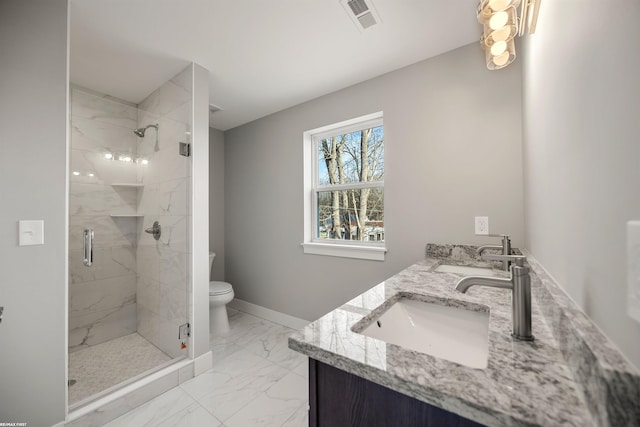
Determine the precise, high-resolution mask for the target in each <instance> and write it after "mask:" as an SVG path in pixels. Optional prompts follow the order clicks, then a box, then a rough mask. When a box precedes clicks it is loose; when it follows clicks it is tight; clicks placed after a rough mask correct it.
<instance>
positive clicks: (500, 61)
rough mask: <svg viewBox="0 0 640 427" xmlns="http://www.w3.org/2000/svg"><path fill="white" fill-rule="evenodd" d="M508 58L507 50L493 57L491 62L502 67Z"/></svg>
mask: <svg viewBox="0 0 640 427" xmlns="http://www.w3.org/2000/svg"><path fill="white" fill-rule="evenodd" d="M508 60H509V52H504V53H502V54H501V55H498V56H494V57H493V63H494V64H496V65H497V66H498V67H502V66H503V65H504V64H506V63H507V61H508Z"/></svg>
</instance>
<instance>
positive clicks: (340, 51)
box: [71, 0, 481, 130]
mask: <svg viewBox="0 0 640 427" xmlns="http://www.w3.org/2000/svg"><path fill="white" fill-rule="evenodd" d="M370 3H373V6H374V7H375V9H376V10H377V12H378V15H379V16H380V18H381V20H382V23H380V24H378V25H376V26H374V27H371V28H369V29H367V30H364V31H361V30H359V29H358V28H357V27H356V25H355V24H354V23H353V21H352V20H351V19H350V17H349V16H348V15H347V12H346V10H345V8H344V7H343V5H342V4H341V3H340V2H339V0H182V1H179V0H109V1H105V0H71V81H72V82H73V83H75V84H78V85H81V86H84V87H86V88H89V89H93V90H96V91H98V92H102V93H105V94H108V95H112V96H115V97H118V98H121V99H124V100H126V101H130V102H133V103H138V102H140V101H142V100H143V99H144V98H145V97H147V96H148V95H149V94H150V93H151V92H153V90H155V88H157V87H158V86H160V85H161V84H162V83H164V82H165V81H167V80H168V79H170V78H171V77H173V76H174V75H175V74H177V73H178V72H179V71H180V70H182V69H183V68H184V67H185V66H187V65H188V64H189V63H190V62H191V61H194V62H196V63H198V64H200V65H201V66H203V67H205V68H206V69H208V70H209V103H211V104H215V105H217V106H219V107H221V108H222V111H219V112H217V113H215V114H212V115H211V116H210V125H211V126H212V127H215V128H217V129H221V130H227V129H230V128H233V127H235V126H238V125H241V124H244V123H247V122H250V121H252V120H255V119H257V118H260V117H263V116H265V115H268V114H271V113H274V112H276V111H280V110H282V109H285V108H288V107H291V106H294V105H297V104H300V103H302V102H305V101H308V100H310V99H313V98H316V97H318V96H321V95H324V94H327V93H330V92H333V91H336V90H339V89H341V88H344V87H347V86H350V85H353V84H355V83H359V82H362V81H364V80H367V79H370V78H372V77H375V76H379V75H381V74H384V73H386V72H389V71H392V70H395V69H398V68H401V67H404V66H407V65H410V64H413V63H415V62H418V61H421V60H423V59H426V58H429V57H432V56H436V55H438V54H440V53H443V52H446V51H449V50H452V49H455V48H457V47H460V46H463V45H466V44H469V43H472V42H474V41H478V39H479V33H480V31H481V29H480V27H479V25H478V24H477V22H476V20H475V7H476V3H477V1H476V0H371V2H370Z"/></svg>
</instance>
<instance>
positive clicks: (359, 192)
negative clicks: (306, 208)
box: [316, 188, 384, 242]
mask: <svg viewBox="0 0 640 427" xmlns="http://www.w3.org/2000/svg"><path fill="white" fill-rule="evenodd" d="M316 194H317V206H318V216H317V217H318V224H317V237H318V238H319V239H340V240H357V241H368V242H384V189H382V188H360V189H355V190H344V191H319V192H318V193H316Z"/></svg>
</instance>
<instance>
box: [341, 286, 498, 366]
mask: <svg viewBox="0 0 640 427" xmlns="http://www.w3.org/2000/svg"><path fill="white" fill-rule="evenodd" d="M472 308H473V309H472V310H468V309H466V308H461V307H451V306H447V305H441V304H437V303H432V302H424V301H418V300H415V299H411V298H407V297H401V298H399V299H398V300H397V301H396V302H395V303H393V305H391V306H390V307H389V308H388V309H387V310H386V311H384V312H382V313H380V314H379V315H377V316H374V318H373V320H372V321H371V324H369V325H368V326H367V327H365V328H364V329H363V330H362V331H360V332H359V333H361V334H363V335H366V336H368V337H371V338H376V339H378V340H381V341H385V342H387V343H391V344H395V345H398V346H401V347H405V348H408V349H411V350H415V351H419V352H421V353H427V354H430V355H432V356H435V357H439V358H441V359H446V360H449V361H451V362H456V363H459V364H461V365H465V366H469V367H471V368H477V369H484V368H486V367H487V360H488V354H489V349H488V346H489V345H488V336H489V308H488V307H486V306H482V305H474V306H473V307H472ZM478 310H479V311H478ZM374 313H375V310H374ZM357 326H358V325H356V326H354V329H356V328H357Z"/></svg>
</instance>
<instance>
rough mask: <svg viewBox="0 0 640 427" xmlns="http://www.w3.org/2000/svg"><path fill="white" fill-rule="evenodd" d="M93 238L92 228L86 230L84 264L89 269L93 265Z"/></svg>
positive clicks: (83, 246) (83, 243) (83, 242)
mask: <svg viewBox="0 0 640 427" xmlns="http://www.w3.org/2000/svg"><path fill="white" fill-rule="evenodd" d="M93 236H94V233H93V230H92V229H91V228H87V229H85V230H84V239H83V241H82V248H83V252H84V259H83V260H82V262H83V263H84V265H85V266H87V267H91V266H92V265H93Z"/></svg>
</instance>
